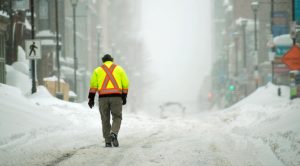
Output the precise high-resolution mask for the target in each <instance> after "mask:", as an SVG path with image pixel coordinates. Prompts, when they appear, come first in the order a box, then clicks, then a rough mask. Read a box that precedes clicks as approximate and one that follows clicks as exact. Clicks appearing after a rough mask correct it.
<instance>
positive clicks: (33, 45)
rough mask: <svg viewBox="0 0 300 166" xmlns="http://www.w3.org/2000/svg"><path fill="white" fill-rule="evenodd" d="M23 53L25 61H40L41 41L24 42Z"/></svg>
mask: <svg viewBox="0 0 300 166" xmlns="http://www.w3.org/2000/svg"><path fill="white" fill-rule="evenodd" d="M25 51H26V58H27V59H41V58H42V56H41V41H40V40H26V41H25Z"/></svg>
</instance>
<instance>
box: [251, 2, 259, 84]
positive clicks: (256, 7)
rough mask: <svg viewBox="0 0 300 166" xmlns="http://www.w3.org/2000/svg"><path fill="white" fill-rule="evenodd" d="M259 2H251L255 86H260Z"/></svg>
mask: <svg viewBox="0 0 300 166" xmlns="http://www.w3.org/2000/svg"><path fill="white" fill-rule="evenodd" d="M258 6H259V3H258V1H253V2H252V3H251V8H252V11H253V14H254V56H255V57H254V59H255V71H254V76H255V87H256V89H257V88H258V53H257V11H258Z"/></svg>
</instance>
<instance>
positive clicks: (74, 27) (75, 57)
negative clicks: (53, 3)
mask: <svg viewBox="0 0 300 166" xmlns="http://www.w3.org/2000/svg"><path fill="white" fill-rule="evenodd" d="M77 3H78V0H71V4H72V7H73V42H74V43H73V44H74V48H73V49H74V92H75V94H77V75H76V71H77V56H76V17H75V16H76V6H77Z"/></svg>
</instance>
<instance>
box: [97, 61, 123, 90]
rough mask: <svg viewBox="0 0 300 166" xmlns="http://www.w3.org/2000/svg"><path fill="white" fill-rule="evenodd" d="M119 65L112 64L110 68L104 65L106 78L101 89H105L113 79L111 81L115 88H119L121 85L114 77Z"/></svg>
mask: <svg viewBox="0 0 300 166" xmlns="http://www.w3.org/2000/svg"><path fill="white" fill-rule="evenodd" d="M116 66H117V65H115V64H112V65H111V66H110V68H108V67H107V66H105V65H102V69H103V70H104V71H105V73H106V76H105V79H104V81H103V84H102V88H101V89H105V88H106V87H107V84H108V82H109V81H111V83H112V84H113V86H114V88H115V89H119V86H118V84H117V81H116V79H115V77H114V75H113V74H112V73H113V71H114V69H115V68H116Z"/></svg>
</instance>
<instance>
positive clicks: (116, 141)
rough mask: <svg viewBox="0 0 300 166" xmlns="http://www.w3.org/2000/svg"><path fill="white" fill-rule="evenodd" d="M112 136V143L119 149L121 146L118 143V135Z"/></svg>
mask: <svg viewBox="0 0 300 166" xmlns="http://www.w3.org/2000/svg"><path fill="white" fill-rule="evenodd" d="M110 136H111V141H112V143H113V145H114V147H118V146H119V142H118V136H117V134H115V133H111V134H110Z"/></svg>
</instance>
